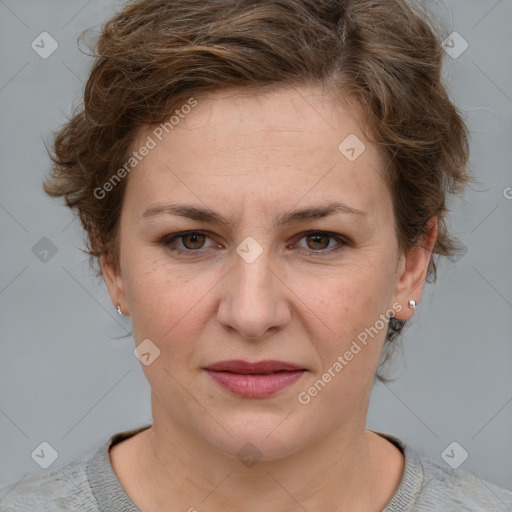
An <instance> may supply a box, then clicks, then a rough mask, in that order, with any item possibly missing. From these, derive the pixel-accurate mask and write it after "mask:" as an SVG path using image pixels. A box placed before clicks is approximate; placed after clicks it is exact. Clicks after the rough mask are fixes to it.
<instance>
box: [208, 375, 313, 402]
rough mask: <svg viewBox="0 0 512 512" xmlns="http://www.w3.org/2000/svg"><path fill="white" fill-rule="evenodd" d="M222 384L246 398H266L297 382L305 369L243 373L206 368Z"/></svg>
mask: <svg viewBox="0 0 512 512" xmlns="http://www.w3.org/2000/svg"><path fill="white" fill-rule="evenodd" d="M206 372H207V373H208V375H210V377H211V378H212V379H213V380H214V381H215V382H217V384H219V385H220V386H222V387H223V388H224V389H227V390H228V391H231V393H234V394H235V395H239V396H243V397H246V398H266V397H268V396H271V395H273V394H274V393H277V392H278V391H281V390H282V389H284V388H287V387H288V386H291V385H293V384H295V383H296V382H297V381H298V380H299V379H300V378H301V377H302V375H303V374H304V373H305V370H296V371H287V372H284V371H283V372H276V373H272V374H269V375H254V374H241V373H230V372H216V371H213V370H206Z"/></svg>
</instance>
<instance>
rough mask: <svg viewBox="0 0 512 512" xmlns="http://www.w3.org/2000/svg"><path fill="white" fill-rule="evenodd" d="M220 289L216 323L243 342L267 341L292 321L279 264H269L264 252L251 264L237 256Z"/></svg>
mask: <svg viewBox="0 0 512 512" xmlns="http://www.w3.org/2000/svg"><path fill="white" fill-rule="evenodd" d="M280 274H281V275H280ZM221 288H222V291H221V293H222V298H221V301H220V304H219V309H218V320H219V322H220V323H221V325H223V326H224V327H225V328H226V329H228V330H234V331H236V332H237V334H238V335H239V336H240V337H243V338H244V339H247V340H252V341H257V340H261V339H263V338H266V337H267V336H268V335H269V334H270V333H271V332H274V331H276V330H278V329H282V328H283V327H284V326H285V325H286V324H287V323H288V322H289V321H290V319H291V311H290V305H289V300H288V297H289V296H290V294H291V292H289V288H288V287H287V285H286V283H285V282H284V280H283V276H282V272H280V271H279V263H278V262H274V263H273V262H272V261H270V256H269V254H268V251H266V250H264V251H263V252H262V253H261V254H260V255H259V256H258V257H257V258H256V259H255V260H254V261H251V262H250V260H245V259H244V258H243V257H241V256H239V255H238V254H237V255H236V257H235V263H234V266H233V268H232V269H231V270H230V271H229V272H228V274H227V275H226V276H225V278H224V279H223V280H222V285H221ZM287 290H288V293H287Z"/></svg>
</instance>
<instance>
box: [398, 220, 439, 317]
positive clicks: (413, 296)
mask: <svg viewBox="0 0 512 512" xmlns="http://www.w3.org/2000/svg"><path fill="white" fill-rule="evenodd" d="M436 238H437V218H432V219H430V220H429V221H428V222H427V225H426V233H425V234H424V235H423V238H422V239H421V243H420V244H418V245H415V246H414V247H413V248H412V249H410V250H409V252H407V254H403V255H402V256H401V257H400V261H399V264H398V272H397V282H396V286H395V293H394V300H395V301H396V302H399V303H400V304H401V305H402V309H401V311H400V312H397V313H396V315H395V316H396V318H398V319H400V320H407V319H409V318H411V316H412V315H413V314H414V309H413V308H410V307H409V301H410V300H414V301H416V304H419V302H420V299H421V296H422V293H423V288H424V286H425V281H426V279H427V272H428V266H429V262H430V257H431V256H432V250H433V248H434V244H435V241H436Z"/></svg>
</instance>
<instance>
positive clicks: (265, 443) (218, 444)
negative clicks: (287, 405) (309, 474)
mask: <svg viewBox="0 0 512 512" xmlns="http://www.w3.org/2000/svg"><path fill="white" fill-rule="evenodd" d="M287 414H288V413H285V414H279V415H278V414H268V415H265V414H262V413H261V412H258V413H257V414H254V415H250V416H247V415H244V416H243V417H238V418H236V419H231V421H226V422H224V423H223V425H225V426H226V430H227V431H228V432H229V433H230V434H231V435H232V437H230V436H229V435H227V434H225V433H224V435H222V436H221V437H220V438H217V439H211V438H210V439H209V440H208V442H209V443H210V444H211V445H213V446H214V447H215V448H216V449H217V450H219V451H220V452H222V453H224V454H225V455H227V456H229V457H233V458H237V459H239V460H240V461H241V462H244V460H245V461H246V462H247V461H249V462H250V461H251V460H254V461H258V460H259V461H274V460H279V459H283V458H285V457H288V456H289V455H292V454H293V453H295V452H297V451H298V450H300V449H301V448H302V447H303V446H304V445H305V444H307V439H306V438H305V437H304V432H305V429H304V425H302V427H301V428H300V429H298V428H296V427H295V426H294V425H293V424H292V423H290V422H289V421H288V419H284V418H286V416H287ZM283 420H284V421H283ZM246 465H248V466H249V464H246Z"/></svg>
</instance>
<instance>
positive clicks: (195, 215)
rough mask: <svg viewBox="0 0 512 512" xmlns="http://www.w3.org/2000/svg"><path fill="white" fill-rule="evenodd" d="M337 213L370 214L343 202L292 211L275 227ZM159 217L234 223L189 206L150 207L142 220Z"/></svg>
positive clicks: (282, 216)
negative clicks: (170, 216)
mask: <svg viewBox="0 0 512 512" xmlns="http://www.w3.org/2000/svg"><path fill="white" fill-rule="evenodd" d="M336 213H342V214H349V215H357V216H360V217H367V216H368V214H367V213H366V212H364V211H362V210H358V209H357V208H352V207H350V206H348V205H346V204H344V203H341V202H334V203H329V204H327V205H322V206H313V207H309V208H303V209H301V210H292V211H290V212H286V213H284V214H282V215H281V216H279V217H277V218H275V219H274V227H279V226H283V225H288V224H296V223H299V222H303V221H305V220H314V219H322V218H324V217H328V216H330V215H334V214H336ZM158 215H176V216H179V217H185V218H187V219H191V220H194V221H197V222H202V223H206V224H219V225H224V226H226V227H230V226H231V225H232V222H229V221H228V220H226V219H225V218H224V217H223V216H222V215H220V214H219V213H217V212H215V211H213V210H211V209H209V208H203V207H198V206H193V205H187V204H168V205H154V206H150V207H149V208H148V209H147V210H146V211H145V212H144V213H143V214H142V218H151V217H155V216H158Z"/></svg>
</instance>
